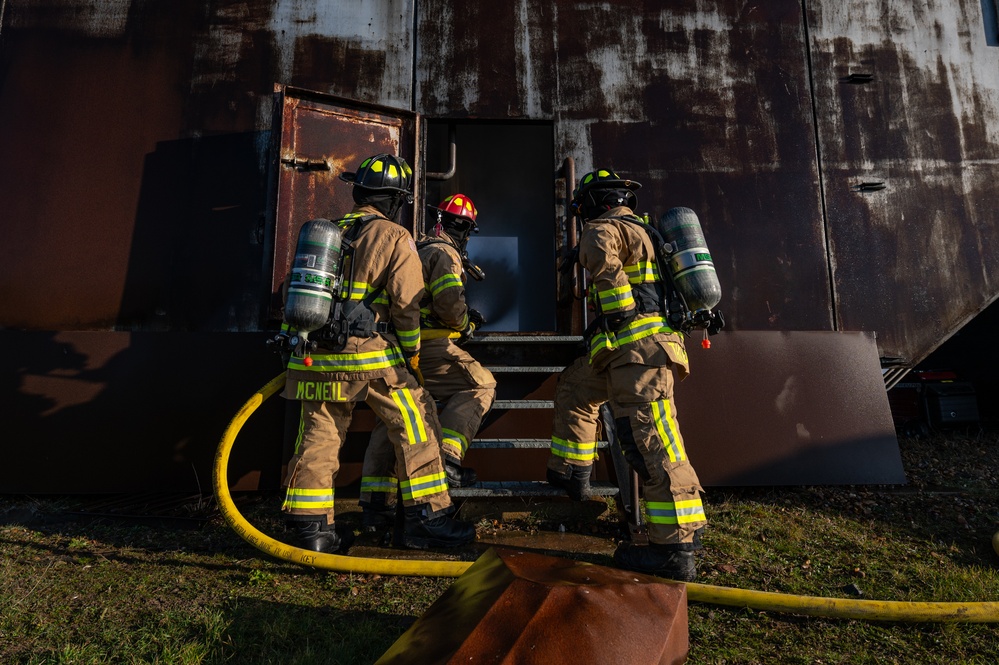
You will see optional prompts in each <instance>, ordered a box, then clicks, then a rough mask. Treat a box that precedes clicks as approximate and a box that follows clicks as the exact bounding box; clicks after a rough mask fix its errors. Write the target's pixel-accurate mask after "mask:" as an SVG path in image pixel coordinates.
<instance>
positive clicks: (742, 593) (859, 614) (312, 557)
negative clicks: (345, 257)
mask: <svg viewBox="0 0 999 665" xmlns="http://www.w3.org/2000/svg"><path fill="white" fill-rule="evenodd" d="M284 382H285V374H284V372H282V373H281V374H279V375H278V376H276V377H274V378H273V379H271V381H269V382H268V383H267V385H265V386H264V387H263V388H261V389H260V390H258V391H257V392H256V393H254V395H253V396H252V397H250V399H249V400H247V402H246V403H245V404H244V405H243V407H242V408H241V409H240V410H239V412H238V413H237V414H236V415H235V416H234V417H233V419H232V420H231V421H230V422H229V426H228V427H227V428H226V430H225V433H224V434H223V435H222V440H221V441H220V442H219V447H218V450H217V451H216V454H215V467H214V471H213V476H212V479H213V484H214V489H215V500H216V503H217V504H218V506H219V510H220V512H221V513H222V516H223V518H224V519H225V521H226V522H227V523H228V524H229V526H231V527H232V528H233V529H234V530H235V531H236V533H238V534H239V535H240V537H242V538H243V540H245V541H246V542H248V543H249V544H251V545H253V546H254V547H256V548H257V549H259V550H260V551H262V552H264V553H266V554H269V555H271V556H273V557H275V558H277V559H282V560H284V561H289V562H291V563H297V564H301V565H305V566H312V567H315V568H321V569H324V570H332V571H337V572H342V573H360V574H378V575H412V576H419V577H459V576H460V575H461V574H462V573H464V572H465V571H466V570H467V569H468V568H469V566H471V565H472V564H471V562H468V561H429V560H396V559H377V558H364V557H354V556H343V555H339V554H324V553H317V552H311V551H309V550H304V549H301V548H298V547H293V546H291V545H286V544H285V543H282V542H279V541H277V540H274V539H273V538H271V537H270V536H268V535H266V534H264V533H262V532H261V531H260V530H258V529H257V528H256V527H254V526H253V525H252V524H250V523H249V522H248V521H247V520H246V519H245V518H244V517H243V516H242V515H241V514H240V512H239V510H238V509H237V508H236V504H235V503H234V502H233V499H232V496H231V495H230V494H229V482H228V474H227V469H228V466H229V454H230V452H231V451H232V446H233V443H234V442H235V440H236V435H237V434H239V431H240V429H241V428H242V427H243V425H244V424H245V423H246V421H247V419H248V418H249V417H250V416H251V415H252V414H253V412H254V411H256V410H257V409H258V408H259V407H260V405H261V404H263V402H264V401H265V400H267V399H268V398H269V397H271V396H272V395H274V394H275V393H277V392H278V391H280V390H281V388H282V387H283V386H284ZM992 544H993V546H994V547H995V548H996V551H997V553H999V534H996V536H995V537H994V538H993V541H992ZM687 598H688V599H689V600H693V601H696V602H702V603H712V604H716V605H729V606H732V607H748V608H752V609H754V610H759V611H768V612H787V613H791V614H802V615H810V616H819V617H829V618H837V619H866V620H871V621H914V622H923V621H932V622H967V623H994V622H999V603H997V602H970V603H934V602H925V603H923V602H902V601H879V600H855V599H846V598H822V597H817V596H793V595H787V594H780V593H771V592H765V591H753V590H747V589H736V588H732V587H721V586H712V585H709V584H697V583H693V582H691V583H688V584H687Z"/></svg>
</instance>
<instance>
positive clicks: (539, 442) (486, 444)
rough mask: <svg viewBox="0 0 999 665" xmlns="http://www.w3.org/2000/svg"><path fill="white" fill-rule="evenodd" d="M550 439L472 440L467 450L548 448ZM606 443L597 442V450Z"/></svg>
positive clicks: (605, 445) (550, 442) (604, 446)
mask: <svg viewBox="0 0 999 665" xmlns="http://www.w3.org/2000/svg"><path fill="white" fill-rule="evenodd" d="M551 444H552V440H551V439H514V438H507V439H474V440H473V441H472V444H471V445H470V446H469V448H479V449H483V448H549V447H551ZM606 447H607V442H606V441H597V448H606Z"/></svg>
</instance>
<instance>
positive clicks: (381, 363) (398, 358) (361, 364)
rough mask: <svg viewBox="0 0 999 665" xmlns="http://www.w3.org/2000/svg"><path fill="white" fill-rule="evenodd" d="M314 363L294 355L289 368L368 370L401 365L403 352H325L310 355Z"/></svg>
mask: <svg viewBox="0 0 999 665" xmlns="http://www.w3.org/2000/svg"><path fill="white" fill-rule="evenodd" d="M309 357H310V358H312V365H306V364H305V358H299V357H298V356H292V357H291V359H290V360H289V361H288V369H295V370H302V371H306V372H366V371H370V370H375V369H385V368H386V367H394V366H396V365H401V364H402V362H403V360H402V352H401V351H399V349H398V348H396V347H392V348H390V349H380V350H378V351H366V352H365V353H325V354H315V355H312V356H309Z"/></svg>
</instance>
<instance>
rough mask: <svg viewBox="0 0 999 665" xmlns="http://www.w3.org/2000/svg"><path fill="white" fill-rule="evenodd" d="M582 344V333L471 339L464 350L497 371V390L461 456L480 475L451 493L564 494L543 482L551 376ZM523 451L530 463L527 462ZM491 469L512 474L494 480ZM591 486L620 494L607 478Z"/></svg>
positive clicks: (597, 491)
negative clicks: (485, 415) (512, 452)
mask: <svg viewBox="0 0 999 665" xmlns="http://www.w3.org/2000/svg"><path fill="white" fill-rule="evenodd" d="M581 343H582V337H572V336H557V335H520V334H509V335H489V336H483V337H477V338H474V339H472V340H470V342H469V343H468V344H467V345H466V347H465V348H466V350H467V351H468V352H469V353H471V354H472V355H473V356H474V357H475V358H476V360H478V361H479V362H480V363H482V364H483V365H484V366H485V367H486V368H488V369H489V370H490V371H491V372H492V373H493V374H494V375H495V376H496V381H497V391H498V392H497V399H496V402H495V403H494V404H493V408H492V410H491V411H490V413H489V415H488V416H487V417H486V420H485V421H484V422H483V426H482V428H481V429H480V436H481V438H478V437H477V438H475V439H474V440H473V441H472V442H470V445H469V452H468V456H467V457H466V460H467V461H468V465H469V466H472V467H474V468H475V469H476V471H477V472H478V473H479V477H480V478H483V479H482V480H480V481H479V482H478V483H476V485H475V486H474V487H467V488H455V489H452V490H451V491H450V493H451V495H452V496H453V497H458V498H472V497H475V498H500V497H545V496H551V497H563V496H565V492H563V491H562V490H559V489H556V488H554V487H552V486H551V485H549V484H548V483H547V482H545V480H544V477H545V468H546V467H545V462H544V460H545V459H546V458H547V454H548V449H549V446H550V444H551V439H550V436H551V423H552V418H553V416H554V401H553V399H552V398H553V397H554V386H555V378H556V377H557V376H558V374H559V372H561V371H562V370H563V369H564V368H565V366H566V365H567V364H568V363H570V362H572V360H574V359H575V357H576V355H578V347H579V345H580V344H581ZM553 363H557V364H553ZM607 447H608V444H607V441H600V442H598V443H597V449H598V451H605V450H606V449H607ZM509 451H514V454H511V453H510V452H509ZM522 453H526V454H522ZM528 456H530V457H531V459H532V460H533V462H532V463H527V462H526V459H525V458H527V457H528ZM511 459H514V460H519V463H518V461H511ZM490 461H492V463H490ZM513 467H515V468H513ZM496 470H502V471H507V472H508V473H507V474H506V475H511V476H516V478H508V479H505V480H500V479H496V475H497V474H496V473H495V471H496ZM591 486H592V489H593V494H594V495H595V496H615V495H617V494H618V493H619V490H618V488H617V486H616V485H615V484H614V483H611V482H607V481H600V480H596V479H594V480H591Z"/></svg>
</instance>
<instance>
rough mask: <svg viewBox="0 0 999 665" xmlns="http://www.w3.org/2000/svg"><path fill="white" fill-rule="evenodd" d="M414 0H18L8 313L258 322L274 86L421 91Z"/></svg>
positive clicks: (367, 94)
mask: <svg viewBox="0 0 999 665" xmlns="http://www.w3.org/2000/svg"><path fill="white" fill-rule="evenodd" d="M414 8H415V4H414V0H390V1H384V0H370V1H364V0H358V1H356V2H352V3H349V4H348V3H326V2H321V3H317V2H304V1H299V0H279V1H277V2H274V1H272V0H266V1H264V0H247V1H243V0H240V1H235V0H213V1H210V2H204V1H203V0H142V1H139V0H114V1H111V2H103V1H101V2H98V1H96V0H9V1H8V2H6V3H5V9H4V13H3V16H2V18H0V20H2V26H0V72H2V75H0V76H2V78H0V201H2V202H3V214H2V215H0V234H2V236H3V238H4V242H3V243H0V266H3V267H2V268H0V325H2V326H3V327H6V328H18V329H30V330H112V329H115V330H162V331H166V330H170V331H176V330H190V331H254V330H259V329H260V328H261V325H262V316H261V313H262V310H263V308H262V307H261V303H262V298H265V296H266V293H267V289H268V287H269V282H270V261H271V257H270V256H268V255H266V254H265V251H264V246H265V241H266V239H267V237H268V235H269V234H271V233H273V229H272V228H269V227H268V224H270V223H272V222H271V220H269V219H268V215H267V211H266V205H267V200H268V199H267V182H268V179H269V177H270V175H269V173H268V169H269V167H270V162H271V151H270V147H271V141H270V132H271V119H272V114H273V103H272V98H273V89H274V84H275V83H285V84H291V85H300V86H302V87H305V88H308V89H312V90H318V91H321V92H326V93H331V94H337V95H341V96H343V95H346V96H349V97H352V98H356V99H360V100H362V101H367V102H372V103H378V104H384V105H389V106H394V107H401V108H408V107H410V106H411V104H412V80H413V76H412V69H413V57H412V52H413V44H412V32H413V29H412V25H413V12H414Z"/></svg>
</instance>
